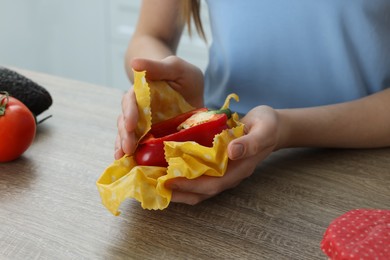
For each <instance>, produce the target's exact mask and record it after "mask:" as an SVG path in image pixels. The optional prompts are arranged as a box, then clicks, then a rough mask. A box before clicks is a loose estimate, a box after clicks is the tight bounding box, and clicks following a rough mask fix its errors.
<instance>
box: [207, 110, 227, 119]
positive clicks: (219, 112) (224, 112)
mask: <svg viewBox="0 0 390 260" xmlns="http://www.w3.org/2000/svg"><path fill="white" fill-rule="evenodd" d="M209 112H211V113H213V114H225V115H226V116H227V118H230V117H231V116H232V111H231V110H230V109H229V108H224V109H219V110H210V111H209Z"/></svg>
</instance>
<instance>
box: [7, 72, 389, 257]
mask: <svg viewBox="0 0 390 260" xmlns="http://www.w3.org/2000/svg"><path fill="white" fill-rule="evenodd" d="M20 72H21V73H22V74H24V75H26V76H28V77H30V78H31V79H33V80H35V81H36V82H38V83H40V84H41V85H43V86H44V87H46V88H47V89H48V90H49V92H50V93H51V94H52V96H53V100H54V104H53V106H52V107H51V108H50V109H49V111H47V112H46V114H52V115H53V117H52V118H51V119H49V120H47V121H45V122H44V123H43V124H42V125H39V127H38V132H37V136H36V139H35V141H34V144H33V145H32V146H31V147H30V149H29V150H28V151H27V152H26V153H25V154H24V155H23V156H22V157H21V158H20V159H19V160H17V161H14V162H11V163H6V164H0V259H13V260H14V259H326V257H325V256H324V254H323V253H322V252H321V250H320V246H319V244H320V241H321V239H322V235H323V233H324V231H325V229H326V227H327V226H328V225H329V223H330V221H331V220H333V219H334V218H336V217H337V216H339V215H341V214H343V213H345V212H346V211H348V210H351V209H355V208H382V209H384V208H387V209H389V207H390V149H377V150H315V149H290V150H284V151H280V152H277V153H275V154H273V155H272V156H271V157H270V158H269V159H267V160H266V161H265V162H264V163H262V165H260V166H259V167H258V169H257V170H256V173H255V174H254V175H253V176H252V177H250V178H249V179H247V180H245V181H244V182H243V183H241V185H239V186H238V187H237V188H235V189H233V190H229V191H226V192H224V193H222V194H220V195H219V196H216V197H215V198H212V199H210V200H208V201H205V202H203V203H201V204H199V205H196V206H187V205H182V204H171V205H170V206H169V208H168V209H166V210H163V211H148V210H143V209H142V208H141V207H140V205H139V203H138V202H136V201H133V200H127V201H125V203H123V204H122V206H121V211H122V214H121V215H120V216H118V217H115V216H113V215H111V213H110V212H108V211H107V210H106V209H105V208H104V207H103V205H102V204H101V202H100V197H99V194H98V191H97V188H96V185H95V182H96V180H97V178H98V177H99V176H100V174H101V173H102V172H103V170H104V169H105V168H106V167H107V166H108V165H109V164H110V163H111V162H112V161H113V152H114V139H115V135H116V118H117V115H118V114H119V112H120V102H121V96H122V93H121V92H120V91H119V90H115V89H111V88H104V87H100V86H94V85H90V84H86V83H81V82H76V81H71V80H67V79H62V78H57V77H53V76H49V75H44V74H39V73H33V72H28V71H20ZM0 138H1V137H0ZM0 141H1V139H0Z"/></svg>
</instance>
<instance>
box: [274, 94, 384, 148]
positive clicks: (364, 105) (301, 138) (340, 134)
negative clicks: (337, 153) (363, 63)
mask: <svg viewBox="0 0 390 260" xmlns="http://www.w3.org/2000/svg"><path fill="white" fill-rule="evenodd" d="M278 113H279V116H280V118H281V122H282V128H283V129H281V141H280V143H279V145H278V149H280V148H285V147H334V148H336V147H338V148H374V147H386V146H390V89H386V90H384V91H381V92H379V93H376V94H373V95H371V96H368V97H365V98H362V99H359V100H355V101H351V102H346V103H340V104H335V105H328V106H320V107H313V108H302V109H284V110H278Z"/></svg>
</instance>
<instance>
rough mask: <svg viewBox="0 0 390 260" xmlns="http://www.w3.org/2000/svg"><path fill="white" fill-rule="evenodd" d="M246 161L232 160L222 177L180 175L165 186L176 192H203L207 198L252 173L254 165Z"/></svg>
mask: <svg viewBox="0 0 390 260" xmlns="http://www.w3.org/2000/svg"><path fill="white" fill-rule="evenodd" d="M249 165H250V164H246V163H244V162H240V163H238V161H230V162H229V167H230V168H231V169H234V170H228V171H227V172H226V173H225V175H223V176H222V177H212V176H205V175H203V176H200V177H198V178H195V179H187V178H184V177H178V178H174V179H170V180H168V181H166V183H165V187H166V188H168V189H171V190H173V191H175V192H184V193H193V194H202V195H204V196H205V198H209V197H212V196H215V195H217V194H218V193H220V192H222V191H224V190H226V189H231V188H233V187H235V186H237V185H238V184H239V183H240V182H241V181H242V180H243V179H244V178H247V177H248V176H249V175H251V174H252V172H253V170H254V167H251V166H249Z"/></svg>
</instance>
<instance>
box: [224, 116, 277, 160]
mask: <svg viewBox="0 0 390 260" xmlns="http://www.w3.org/2000/svg"><path fill="white" fill-rule="evenodd" d="M272 131H274V129H273V128H272V127H268V126H266V125H265V124H264V123H263V122H261V121H259V122H256V121H255V122H248V123H247V124H246V125H245V132H246V134H245V135H243V136H241V137H239V138H237V139H234V140H233V141H231V142H230V143H229V145H228V156H229V159H231V160H239V159H243V158H248V157H251V156H255V155H259V154H260V153H262V152H263V151H268V150H269V149H270V148H271V147H273V146H274V145H275V140H274V138H273V136H274V134H273V133H270V132H272ZM275 131H276V130H275Z"/></svg>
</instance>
